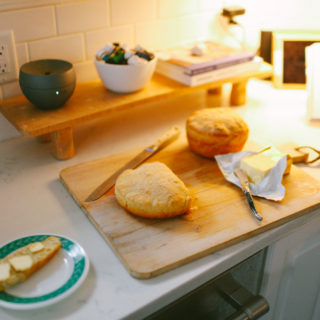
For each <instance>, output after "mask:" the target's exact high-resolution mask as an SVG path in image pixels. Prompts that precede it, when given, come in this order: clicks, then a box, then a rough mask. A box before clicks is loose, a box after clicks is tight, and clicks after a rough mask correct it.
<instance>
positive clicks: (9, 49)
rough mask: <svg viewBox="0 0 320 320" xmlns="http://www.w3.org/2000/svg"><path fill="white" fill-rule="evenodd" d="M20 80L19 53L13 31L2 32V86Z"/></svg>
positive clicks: (0, 65)
mask: <svg viewBox="0 0 320 320" xmlns="http://www.w3.org/2000/svg"><path fill="white" fill-rule="evenodd" d="M17 79H18V63H17V53H16V46H15V40H14V34H13V31H12V30H0V84H4V83H7V82H11V81H15V80H17Z"/></svg>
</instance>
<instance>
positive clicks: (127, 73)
mask: <svg viewBox="0 0 320 320" xmlns="http://www.w3.org/2000/svg"><path fill="white" fill-rule="evenodd" d="M94 61H95V65H96V68H97V71H98V74H99V76H100V79H101V81H102V82H103V84H104V86H105V87H106V88H107V89H109V90H111V91H114V92H120V93H129V92H134V91H138V90H140V89H142V88H144V87H145V86H146V84H147V83H148V82H149V81H150V79H151V77H152V75H153V72H154V70H155V67H156V63H157V61H156V57H155V58H153V59H152V60H151V61H148V62H147V63H144V64H138V65H121V64H120V65H119V64H110V63H105V62H104V61H98V60H97V59H96V58H95V59H94Z"/></svg>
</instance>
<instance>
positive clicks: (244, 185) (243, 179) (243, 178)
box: [234, 168, 263, 221]
mask: <svg viewBox="0 0 320 320" xmlns="http://www.w3.org/2000/svg"><path fill="white" fill-rule="evenodd" d="M234 174H235V175H236V176H237V177H238V178H239V180H240V184H241V189H242V191H243V193H244V194H245V196H246V198H247V200H248V203H249V207H250V210H251V212H252V214H253V215H254V216H255V217H256V218H257V219H258V220H259V221H261V220H262V219H263V218H262V217H261V216H260V214H259V213H258V211H257V210H256V207H255V205H254V202H253V199H252V196H251V192H250V185H249V180H248V177H247V175H246V173H245V172H244V171H243V170H241V169H240V168H236V169H234Z"/></svg>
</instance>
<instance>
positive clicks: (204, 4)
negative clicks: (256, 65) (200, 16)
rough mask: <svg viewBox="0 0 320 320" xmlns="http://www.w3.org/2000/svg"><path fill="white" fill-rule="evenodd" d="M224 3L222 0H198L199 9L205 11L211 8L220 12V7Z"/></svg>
mask: <svg viewBox="0 0 320 320" xmlns="http://www.w3.org/2000/svg"><path fill="white" fill-rule="evenodd" d="M224 5H225V1H224V0H214V1H212V0H199V10H200V11H206V10H211V11H214V12H215V13H216V12H220V11H221V9H222V7H223V6H224Z"/></svg>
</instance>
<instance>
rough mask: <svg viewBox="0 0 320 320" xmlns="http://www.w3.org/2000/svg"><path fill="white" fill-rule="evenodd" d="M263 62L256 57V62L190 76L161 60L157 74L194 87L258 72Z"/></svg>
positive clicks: (157, 67) (158, 63)
mask: <svg viewBox="0 0 320 320" xmlns="http://www.w3.org/2000/svg"><path fill="white" fill-rule="evenodd" d="M261 61H262V59H261V58H259V57H255V58H254V60H252V61H249V62H243V63H240V64H236V65H232V66H230V67H225V68H222V69H217V70H213V71H208V72H204V73H200V74H197V75H193V76H190V75H187V74H185V73H184V71H183V69H182V68H180V67H176V66H174V65H168V64H167V63H162V61H161V60H158V62H157V66H156V72H157V73H159V74H162V75H164V76H166V77H168V78H171V79H173V80H176V81H178V82H180V83H183V84H185V85H187V86H190V87H194V86H198V85H201V84H205V83H209V82H214V81H218V80H222V79H226V78H228V77H233V76H237V75H241V74H243V73H245V72H250V71H254V70H257V69H258V68H259V66H260V63H261Z"/></svg>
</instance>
